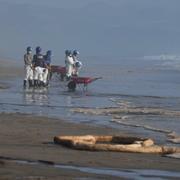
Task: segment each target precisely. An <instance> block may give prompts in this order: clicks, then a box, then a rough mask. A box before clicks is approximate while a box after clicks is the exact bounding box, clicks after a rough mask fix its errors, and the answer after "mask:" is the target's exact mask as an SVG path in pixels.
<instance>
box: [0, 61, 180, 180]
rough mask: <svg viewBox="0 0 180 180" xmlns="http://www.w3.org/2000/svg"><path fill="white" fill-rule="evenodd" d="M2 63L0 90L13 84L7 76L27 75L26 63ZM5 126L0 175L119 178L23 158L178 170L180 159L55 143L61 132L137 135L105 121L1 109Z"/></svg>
mask: <svg viewBox="0 0 180 180" xmlns="http://www.w3.org/2000/svg"><path fill="white" fill-rule="evenodd" d="M4 63H5V64H4ZM0 65H1V66H0V72H1V73H0V89H1V88H2V89H4V88H8V86H9V85H8V83H7V84H6V81H7V80H8V79H9V78H10V79H12V78H17V77H20V76H22V74H23V69H22V68H23V67H22V68H21V67H18V66H16V65H15V64H14V65H12V63H11V62H9V61H7V62H4V61H1V60H0ZM11 65H12V66H11ZM22 77H23V76H22ZM5 90H6V89H4V91H5ZM0 125H1V126H0V142H1V143H0V167H1V168H0V179H28V178H29V179H33V180H35V179H46V180H47V179H48V180H50V179H53V180H56V179H78V178H86V179H88V178H90V179H113V180H114V179H116V178H117V177H116V176H113V174H112V175H107V174H98V173H90V170H89V172H83V171H79V170H78V169H77V168H75V169H73V168H60V169H58V168H54V167H52V166H50V165H48V164H46V165H45V164H43V163H40V164H36V163H34V164H33V163H30V164H28V163H27V164H26V163H24V164H23V161H30V162H39V161H40V162H42V161H43V162H52V163H54V164H60V165H64V166H66V167H87V168H93V169H96V168H97V169H101V168H108V169H111V170H116V171H123V170H124V171H128V170H129V171H131V170H133V169H139V170H163V171H170V172H179V167H180V161H179V160H178V159H171V158H167V157H162V156H161V155H154V154H137V153H136V154H135V153H120V152H97V151H94V152H92V151H78V150H73V149H69V148H66V147H63V146H61V145H57V144H54V142H53V138H54V136H59V135H87V134H91V135H123V136H125V135H127V136H129V135H133V134H132V133H131V132H120V131H119V130H118V129H114V128H111V127H106V126H102V127H98V126H95V125H87V124H79V123H73V122H69V121H68V122H67V121H66V120H65V119H60V118H48V117H42V116H35V115H33V114H21V113H0ZM13 159H14V160H13ZM18 162H19V163H18ZM20 162H22V164H21V163H20ZM126 178H127V177H126ZM126 178H124V179H126ZM117 179H119V178H117ZM122 179H123V178H122Z"/></svg>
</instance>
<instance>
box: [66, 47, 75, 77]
mask: <svg viewBox="0 0 180 180" xmlns="http://www.w3.org/2000/svg"><path fill="white" fill-rule="evenodd" d="M65 65H66V79H67V80H70V79H71V76H72V74H73V67H74V60H73V57H72V54H71V51H69V50H66V51H65Z"/></svg>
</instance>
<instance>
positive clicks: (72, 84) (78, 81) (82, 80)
mask: <svg viewBox="0 0 180 180" xmlns="http://www.w3.org/2000/svg"><path fill="white" fill-rule="evenodd" d="M98 79H102V77H96V78H91V77H78V76H75V77H72V78H71V80H70V81H69V83H68V84H67V87H68V89H69V91H75V90H76V87H77V85H83V87H84V89H86V90H87V86H88V84H90V83H92V82H94V81H96V80H98Z"/></svg>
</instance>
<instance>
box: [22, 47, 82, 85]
mask: <svg viewBox="0 0 180 180" xmlns="http://www.w3.org/2000/svg"><path fill="white" fill-rule="evenodd" d="M26 51H27V52H26V54H25V55H24V69H25V78H24V83H23V84H24V87H26V86H27V84H29V87H46V86H48V79H49V78H48V77H49V74H50V71H51V58H52V51H51V50H48V51H47V52H46V54H45V55H43V54H42V49H41V47H39V46H38V47H36V53H35V54H34V55H33V54H32V48H31V47H30V46H29V47H27V49H26ZM78 55H79V52H78V51H77V50H74V51H73V52H71V51H70V50H66V51H65V66H66V79H67V81H68V80H70V79H71V77H72V76H78V73H79V69H80V68H81V66H82V63H81V62H80V61H78Z"/></svg>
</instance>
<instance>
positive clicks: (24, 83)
mask: <svg viewBox="0 0 180 180" xmlns="http://www.w3.org/2000/svg"><path fill="white" fill-rule="evenodd" d="M26 84H27V81H26V80H24V82H23V86H24V88H25V87H26Z"/></svg>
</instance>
